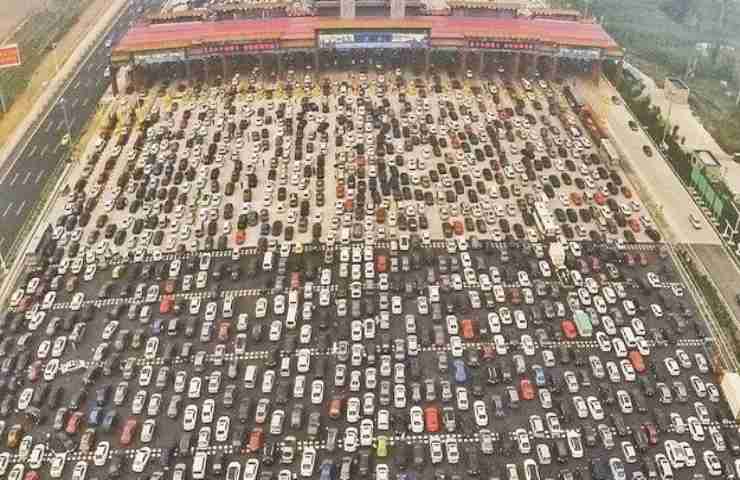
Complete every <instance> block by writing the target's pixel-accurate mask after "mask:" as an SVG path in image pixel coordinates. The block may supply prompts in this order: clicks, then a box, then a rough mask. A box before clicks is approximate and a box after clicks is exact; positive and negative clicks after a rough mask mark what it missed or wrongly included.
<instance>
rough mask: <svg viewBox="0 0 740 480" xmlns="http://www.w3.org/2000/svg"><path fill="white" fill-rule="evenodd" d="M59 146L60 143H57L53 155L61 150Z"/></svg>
mask: <svg viewBox="0 0 740 480" xmlns="http://www.w3.org/2000/svg"><path fill="white" fill-rule="evenodd" d="M61 146H62V142H59V143H57V146H56V147H54V153H57V151H59V149H60V148H61Z"/></svg>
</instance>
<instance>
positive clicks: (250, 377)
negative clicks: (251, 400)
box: [244, 365, 257, 389]
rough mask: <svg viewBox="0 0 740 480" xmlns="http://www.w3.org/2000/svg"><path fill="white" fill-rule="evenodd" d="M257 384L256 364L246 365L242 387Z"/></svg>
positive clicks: (252, 386) (250, 386)
mask: <svg viewBox="0 0 740 480" xmlns="http://www.w3.org/2000/svg"><path fill="white" fill-rule="evenodd" d="M256 385H257V365H247V368H246V369H244V388H249V389H252V388H254V387H255V386H256Z"/></svg>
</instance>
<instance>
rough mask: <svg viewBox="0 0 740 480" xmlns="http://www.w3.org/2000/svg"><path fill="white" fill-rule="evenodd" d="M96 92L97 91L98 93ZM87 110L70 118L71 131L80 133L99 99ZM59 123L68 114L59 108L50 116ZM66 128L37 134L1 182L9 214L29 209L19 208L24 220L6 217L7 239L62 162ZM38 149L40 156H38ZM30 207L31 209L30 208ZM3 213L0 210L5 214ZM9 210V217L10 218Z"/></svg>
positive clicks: (100, 87)
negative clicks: (32, 144)
mask: <svg viewBox="0 0 740 480" xmlns="http://www.w3.org/2000/svg"><path fill="white" fill-rule="evenodd" d="M105 88H107V85H98V90H99V91H100V92H99V93H101V94H102V93H103V92H104V91H105ZM97 93H98V92H95V93H94V94H97ZM85 103H86V105H83V106H82V107H83V109H82V110H81V111H79V112H78V115H75V116H74V119H75V120H70V126H71V131H72V132H73V135H76V134H77V133H78V132H79V131H80V130H81V129H82V128H83V126H84V123H83V122H84V121H85V120H86V119H87V118H88V117H89V116H90V114H91V113H92V112H93V111H94V109H95V108H96V106H97V102H85ZM54 124H57V125H59V127H61V126H63V125H64V114H63V112H62V111H61V109H60V108H56V109H55V110H54V111H53V112H52V115H50V117H49V125H54ZM65 132H66V129H62V128H57V129H56V130H54V129H47V130H46V131H43V132H40V134H41V137H39V136H38V135H36V136H35V137H34V140H35V142H34V145H35V147H36V148H34V146H31V148H30V150H29V149H27V150H26V152H27V153H24V157H27V158H21V159H20V160H19V161H18V162H16V164H15V165H14V166H13V168H12V170H11V171H10V172H9V173H8V175H7V176H6V177H5V181H4V182H3V183H2V184H0V205H4V207H2V208H3V209H7V211H8V213H10V212H11V211H12V209H13V208H14V206H19V205H21V204H23V205H24V207H25V208H23V209H20V210H17V214H16V215H20V214H23V215H22V219H21V220H20V221H13V220H11V221H10V222H8V221H6V218H3V221H2V227H0V234H2V237H4V238H6V241H8V242H10V243H12V240H13V239H14V238H15V235H16V234H17V233H18V229H19V228H20V227H21V226H22V225H23V223H24V222H25V220H26V218H27V214H28V213H30V212H31V211H32V210H33V207H35V206H36V204H37V203H38V202H39V200H40V199H39V197H38V195H39V193H40V192H41V191H42V190H43V188H44V186H45V185H46V182H47V181H48V180H49V174H50V173H51V172H53V171H54V170H55V169H56V166H57V165H58V163H59V161H61V160H62V158H63V156H64V154H65V152H64V150H63V149H64V148H65V147H63V146H61V138H62V136H63V135H64V133H65ZM37 151H38V153H39V155H36V152H37ZM29 207H30V208H29ZM4 211H5V210H3V212H0V215H2V213H4ZM6 216H7V213H6V215H5V216H3V217H6Z"/></svg>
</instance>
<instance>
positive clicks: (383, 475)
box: [375, 463, 390, 480]
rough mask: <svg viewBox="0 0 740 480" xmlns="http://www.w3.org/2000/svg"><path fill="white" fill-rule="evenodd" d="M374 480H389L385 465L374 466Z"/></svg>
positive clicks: (388, 471)
mask: <svg viewBox="0 0 740 480" xmlns="http://www.w3.org/2000/svg"><path fill="white" fill-rule="evenodd" d="M375 480H390V468H388V465H386V464H385V463H378V464H376V465H375Z"/></svg>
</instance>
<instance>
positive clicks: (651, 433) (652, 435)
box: [642, 422, 658, 445]
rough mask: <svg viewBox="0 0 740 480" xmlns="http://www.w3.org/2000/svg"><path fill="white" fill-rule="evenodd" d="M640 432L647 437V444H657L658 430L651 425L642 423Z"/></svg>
mask: <svg viewBox="0 0 740 480" xmlns="http://www.w3.org/2000/svg"><path fill="white" fill-rule="evenodd" d="M642 431H643V432H645V435H647V438H648V443H649V444H650V445H657V444H658V429H657V428H656V427H655V425H653V424H652V423H649V422H648V423H643V424H642Z"/></svg>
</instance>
